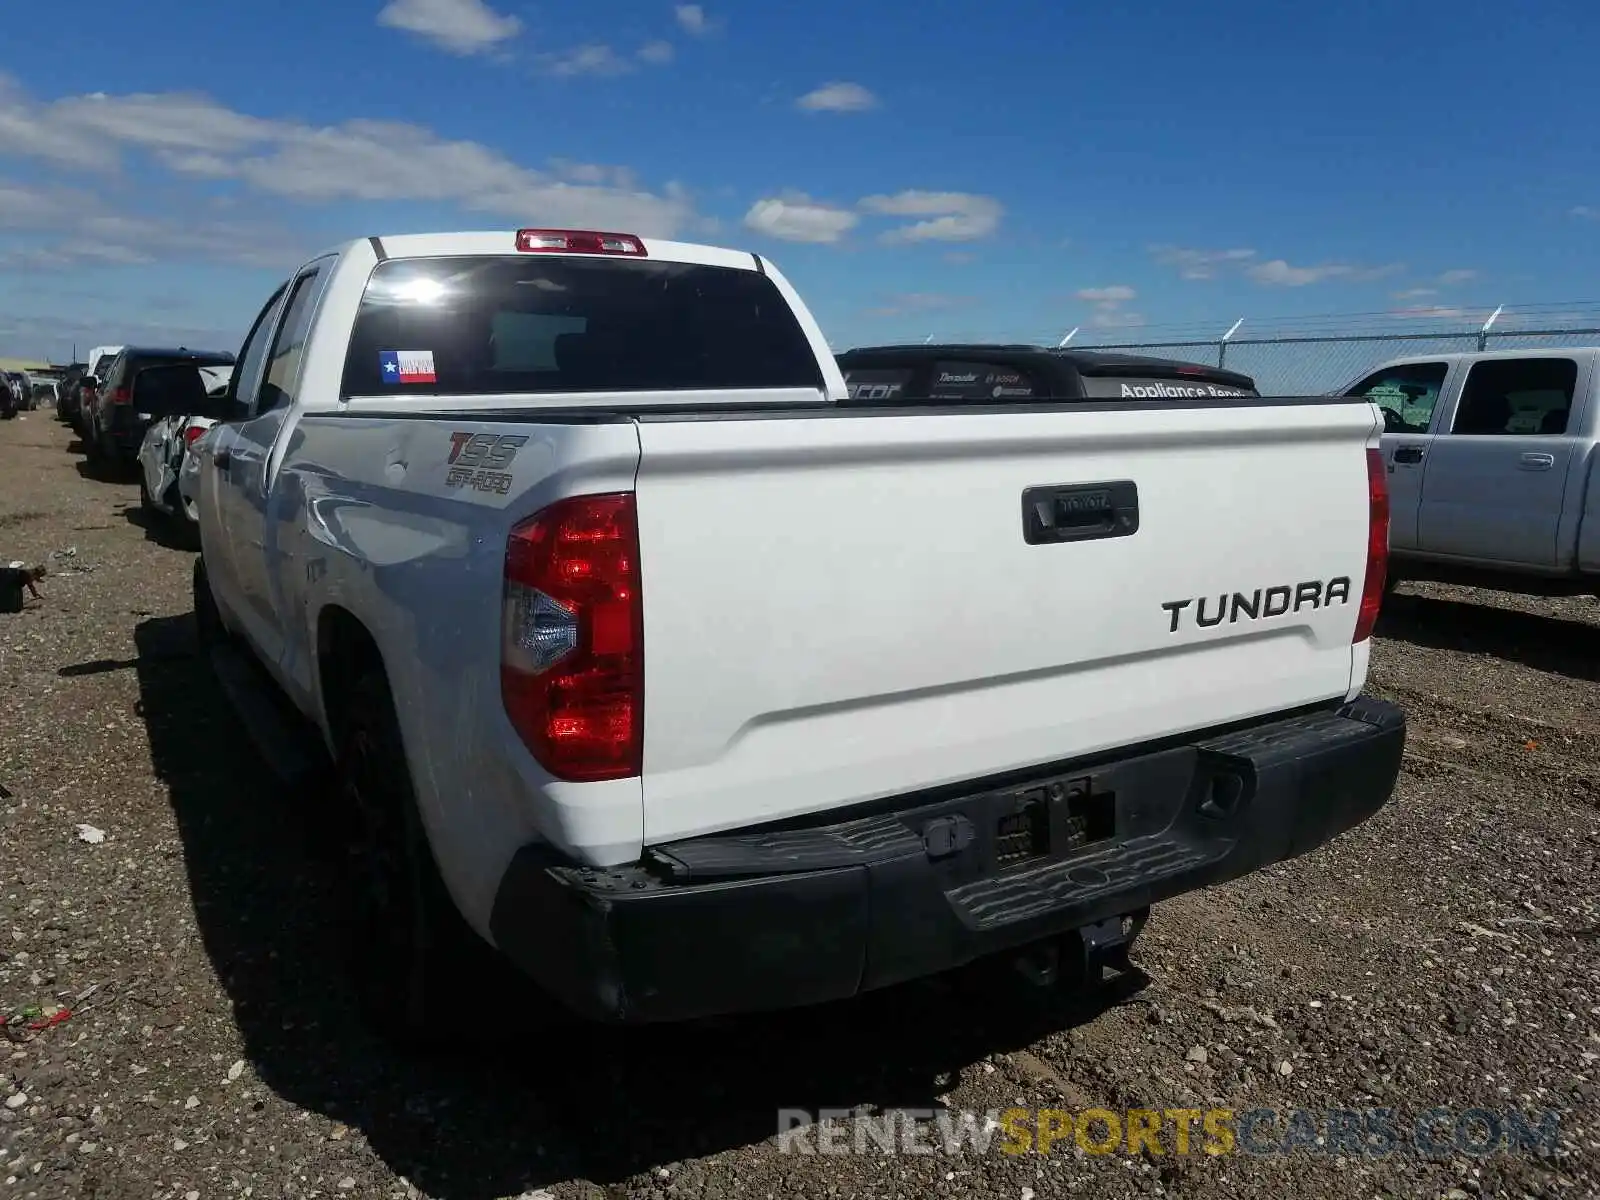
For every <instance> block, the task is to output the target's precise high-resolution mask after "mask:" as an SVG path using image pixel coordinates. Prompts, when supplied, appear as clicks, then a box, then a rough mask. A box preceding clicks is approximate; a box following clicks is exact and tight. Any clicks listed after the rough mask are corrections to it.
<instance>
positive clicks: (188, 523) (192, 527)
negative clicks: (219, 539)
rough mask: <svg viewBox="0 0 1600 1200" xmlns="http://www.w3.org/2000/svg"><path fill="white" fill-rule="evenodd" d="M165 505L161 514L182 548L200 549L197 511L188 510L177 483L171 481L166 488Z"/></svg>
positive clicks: (187, 504)
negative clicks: (165, 509) (168, 523)
mask: <svg viewBox="0 0 1600 1200" xmlns="http://www.w3.org/2000/svg"><path fill="white" fill-rule="evenodd" d="M143 474H144V472H143V470H142V469H141V471H140V476H141V477H142V476H143ZM166 505H167V511H166V513H165V514H163V515H165V516H166V518H167V520H168V521H170V522H171V523H172V531H173V533H175V534H176V535H177V537H178V539H179V541H180V542H181V543H182V544H183V546H184V548H185V549H189V550H198V549H200V522H199V519H198V512H191V511H189V502H188V501H187V500H185V499H184V498H183V493H182V492H181V491H179V490H178V485H177V483H173V485H172V486H171V487H169V488H168V489H167V495H166Z"/></svg>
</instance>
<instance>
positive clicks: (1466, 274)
mask: <svg viewBox="0 0 1600 1200" xmlns="http://www.w3.org/2000/svg"><path fill="white" fill-rule="evenodd" d="M1477 277H1478V273H1477V272H1476V271H1474V270H1471V269H1469V268H1467V267H1457V268H1456V269H1455V270H1453V271H1446V272H1445V273H1444V274H1442V275H1440V276H1439V284H1440V286H1441V287H1455V286H1456V285H1457V284H1458V283H1468V282H1470V281H1472V280H1474V279H1476V278H1477Z"/></svg>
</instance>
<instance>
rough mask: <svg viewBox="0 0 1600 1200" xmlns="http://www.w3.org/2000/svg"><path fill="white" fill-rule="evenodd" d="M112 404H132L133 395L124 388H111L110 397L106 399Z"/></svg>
mask: <svg viewBox="0 0 1600 1200" xmlns="http://www.w3.org/2000/svg"><path fill="white" fill-rule="evenodd" d="M106 399H107V400H109V401H111V403H113V404H132V403H133V393H132V392H130V391H129V390H128V389H127V388H125V387H120V388H112V389H111V395H109V396H107V397H106Z"/></svg>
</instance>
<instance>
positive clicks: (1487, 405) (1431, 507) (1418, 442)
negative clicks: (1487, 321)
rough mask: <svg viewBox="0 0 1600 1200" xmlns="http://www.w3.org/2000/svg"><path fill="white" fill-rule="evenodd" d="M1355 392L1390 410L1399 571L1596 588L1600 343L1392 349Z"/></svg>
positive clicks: (1409, 575)
mask: <svg viewBox="0 0 1600 1200" xmlns="http://www.w3.org/2000/svg"><path fill="white" fill-rule="evenodd" d="M1345 394H1346V395H1348V396H1358V397H1363V398H1366V399H1370V400H1372V401H1373V402H1374V403H1376V404H1377V405H1378V406H1379V408H1380V410H1381V411H1382V413H1383V416H1384V422H1385V432H1384V435H1383V453H1384V458H1385V460H1386V464H1387V468H1388V480H1389V508H1390V525H1389V550H1390V556H1391V557H1390V581H1391V584H1392V583H1394V582H1398V581H1400V580H1403V579H1429V580H1437V581H1440V582H1444V583H1458V584H1464V585H1467V586H1478V587H1489V588H1497V589H1501V590H1505V591H1520V592H1535V593H1543V594H1552V595H1560V594H1586V593H1587V594H1592V593H1595V592H1600V455H1597V454H1596V453H1595V445H1596V440H1597V437H1600V349H1592V348H1589V349H1563V350H1547V349H1539V350H1495V351H1489V352H1480V353H1476V354H1436V355H1420V356H1417V357H1415V358H1404V359H1396V360H1395V361H1393V362H1388V363H1385V364H1383V365H1382V366H1381V367H1378V368H1377V369H1376V370H1374V371H1372V372H1369V373H1368V374H1367V375H1366V376H1364V377H1363V378H1362V379H1360V380H1359V381H1357V382H1356V383H1354V384H1352V385H1350V387H1348V388H1347V389H1345Z"/></svg>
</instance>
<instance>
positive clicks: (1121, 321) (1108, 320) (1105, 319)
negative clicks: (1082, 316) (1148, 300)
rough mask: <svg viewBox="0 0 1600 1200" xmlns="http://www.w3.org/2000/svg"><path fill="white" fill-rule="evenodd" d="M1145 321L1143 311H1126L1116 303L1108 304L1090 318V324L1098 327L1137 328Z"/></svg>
mask: <svg viewBox="0 0 1600 1200" xmlns="http://www.w3.org/2000/svg"><path fill="white" fill-rule="evenodd" d="M1144 323H1145V321H1144V314H1143V313H1136V312H1124V311H1123V310H1122V309H1120V308H1118V307H1116V306H1115V305H1106V304H1103V305H1101V306H1100V309H1099V311H1098V312H1096V313H1095V314H1094V316H1092V317H1090V318H1089V324H1090V325H1092V326H1094V327H1095V328H1096V329H1136V328H1138V327H1139V326H1140V325H1143V324H1144Z"/></svg>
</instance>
